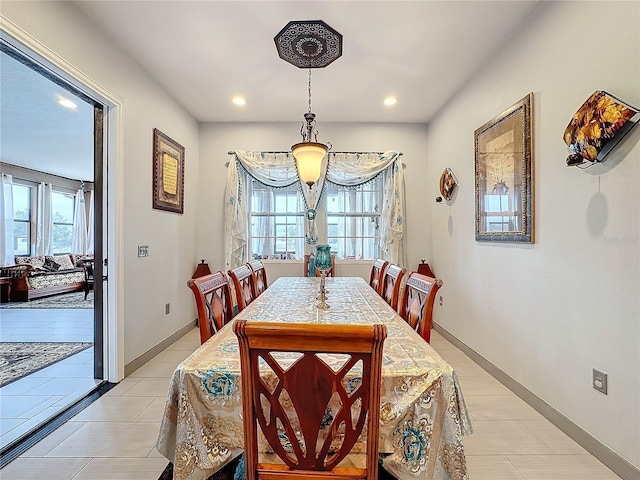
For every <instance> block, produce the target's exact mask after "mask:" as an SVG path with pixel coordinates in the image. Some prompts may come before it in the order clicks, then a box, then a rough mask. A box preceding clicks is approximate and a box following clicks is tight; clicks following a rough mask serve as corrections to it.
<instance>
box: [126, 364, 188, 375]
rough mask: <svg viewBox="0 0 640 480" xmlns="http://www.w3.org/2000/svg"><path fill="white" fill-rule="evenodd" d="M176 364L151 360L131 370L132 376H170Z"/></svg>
mask: <svg viewBox="0 0 640 480" xmlns="http://www.w3.org/2000/svg"><path fill="white" fill-rule="evenodd" d="M177 366H178V364H176V363H167V362H156V361H155V360H151V361H149V362H147V363H145V364H144V365H143V366H141V367H140V368H139V369H137V370H136V371H135V372H133V373H132V374H131V375H130V377H132V378H171V375H173V372H174V371H175V369H176V367H177Z"/></svg>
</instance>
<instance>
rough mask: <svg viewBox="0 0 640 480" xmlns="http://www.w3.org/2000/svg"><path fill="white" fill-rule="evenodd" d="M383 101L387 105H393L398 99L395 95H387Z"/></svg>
mask: <svg viewBox="0 0 640 480" xmlns="http://www.w3.org/2000/svg"><path fill="white" fill-rule="evenodd" d="M383 103H384V104H385V105H387V106H391V105H395V104H396V103H398V99H397V98H396V97H387V98H385V99H384V102H383Z"/></svg>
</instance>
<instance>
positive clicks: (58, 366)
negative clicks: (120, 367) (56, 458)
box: [0, 40, 106, 456]
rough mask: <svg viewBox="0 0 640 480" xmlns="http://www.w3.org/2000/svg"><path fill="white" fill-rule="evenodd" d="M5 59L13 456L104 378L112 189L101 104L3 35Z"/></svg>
mask: <svg viewBox="0 0 640 480" xmlns="http://www.w3.org/2000/svg"><path fill="white" fill-rule="evenodd" d="M0 56H1V58H0V74H1V75H2V78H1V82H0V84H1V87H0V88H1V89H2V91H1V92H0V109H1V111H2V116H1V118H0V122H1V125H0V126H1V130H0V131H1V136H2V138H1V142H2V153H1V157H2V158H0V171H1V172H2V177H3V178H2V196H3V197H2V204H1V205H0V206H1V207H2V218H1V220H2V222H1V223H2V233H3V234H4V235H2V239H3V242H2V243H3V244H2V247H3V249H2V256H1V257H0V260H1V261H0V268H1V269H2V270H1V271H2V278H3V280H2V287H3V288H2V290H1V291H0V293H1V294H2V296H1V297H0V300H1V301H2V302H3V303H0V307H1V308H0V346H4V347H5V349H4V350H3V352H4V353H3V361H4V363H3V373H6V374H7V378H3V379H2V387H0V395H1V396H2V402H1V407H0V431H1V432H2V435H1V437H0V440H1V442H0V450H1V451H2V453H3V456H4V453H5V451H8V450H10V449H11V448H13V447H14V446H15V445H17V444H18V443H20V442H23V441H24V440H25V438H27V437H28V436H29V435H31V434H33V432H35V431H37V430H38V429H40V428H41V426H42V425H44V424H46V423H47V422H48V421H50V420H51V419H53V418H55V417H56V416H57V415H58V414H59V413H60V412H61V411H63V410H65V409H68V408H69V407H70V406H71V405H73V404H74V403H76V402H77V401H78V400H80V399H82V398H83V397H86V396H87V395H88V394H89V393H90V392H91V391H93V390H95V389H96V388H97V387H98V386H99V385H100V384H102V383H103V378H104V362H103V359H104V348H103V345H104V341H103V332H104V330H105V329H104V325H103V323H104V322H103V312H104V310H105V309H104V305H105V303H106V302H105V301H104V299H105V295H104V292H105V288H104V286H105V282H104V281H103V278H104V272H103V266H104V265H105V263H106V262H105V255H104V253H103V251H104V250H103V239H104V238H105V237H106V236H105V235H104V229H103V224H104V222H103V212H104V210H105V209H104V208H103V204H104V202H103V197H104V196H105V195H104V193H105V192H106V189H105V176H104V175H103V171H104V164H103V163H104V162H103V155H104V147H103V144H104V141H103V139H104V134H105V132H104V131H103V105H101V104H100V103H99V102H98V101H96V100H94V99H93V98H91V97H89V96H88V95H86V94H85V93H83V92H82V91H81V90H79V89H78V88H76V87H75V86H73V85H71V84H70V83H69V82H67V81H65V80H63V79H62V78H60V77H59V76H58V75H56V74H55V73H53V72H52V71H51V70H49V69H47V68H45V67H44V66H43V65H41V64H39V63H38V62H36V61H34V60H33V59H32V58H29V57H28V56H26V55H24V53H23V52H21V51H18V50H17V49H15V48H13V47H12V46H11V45H9V44H8V43H6V42H5V41H4V40H3V41H2V43H1V49H0ZM9 216H10V218H9ZM83 218H84V222H83V221H82V219H83ZM9 224H11V225H9ZM82 224H84V225H82ZM83 229H84V235H82V231H83ZM41 261H42V262H41ZM14 267H15V268H14ZM44 357H46V359H44V361H43V358H44Z"/></svg>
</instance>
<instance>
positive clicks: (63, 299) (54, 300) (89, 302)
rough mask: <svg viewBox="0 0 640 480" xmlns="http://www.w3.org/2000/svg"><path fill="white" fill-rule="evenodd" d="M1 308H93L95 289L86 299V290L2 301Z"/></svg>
mask: <svg viewBox="0 0 640 480" xmlns="http://www.w3.org/2000/svg"><path fill="white" fill-rule="evenodd" d="M0 308H93V291H90V292H89V295H88V296H87V299H86V300H85V299H84V292H71V293H61V294H59V295H51V296H50V297H43V298H36V299H35V300H30V301H28V302H9V303H0Z"/></svg>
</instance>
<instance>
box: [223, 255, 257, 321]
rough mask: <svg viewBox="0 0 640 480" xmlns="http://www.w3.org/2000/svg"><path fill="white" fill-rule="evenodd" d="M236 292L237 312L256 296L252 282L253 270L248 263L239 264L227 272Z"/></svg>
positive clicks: (254, 285)
mask: <svg viewBox="0 0 640 480" xmlns="http://www.w3.org/2000/svg"><path fill="white" fill-rule="evenodd" d="M227 273H228V275H229V278H231V281H232V282H233V286H234V290H235V293H236V303H237V305H238V313H240V312H241V311H242V310H244V307H246V306H247V305H249V304H250V303H251V302H253V300H254V299H255V298H256V297H257V296H258V293H257V291H256V284H255V282H254V276H253V270H251V267H249V265H248V264H246V263H245V264H244V265H241V266H239V267H237V268H234V269H233V270H229V271H228V272H227Z"/></svg>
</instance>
